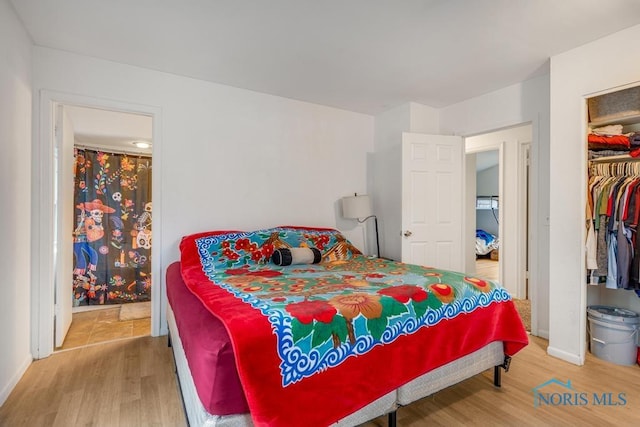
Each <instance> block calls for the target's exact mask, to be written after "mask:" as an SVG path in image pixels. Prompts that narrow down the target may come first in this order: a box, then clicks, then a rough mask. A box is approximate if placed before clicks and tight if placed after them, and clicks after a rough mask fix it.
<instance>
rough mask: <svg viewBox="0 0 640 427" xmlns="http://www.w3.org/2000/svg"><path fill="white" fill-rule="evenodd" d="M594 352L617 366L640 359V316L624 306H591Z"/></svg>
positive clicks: (591, 335) (591, 330)
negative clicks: (639, 357)
mask: <svg viewBox="0 0 640 427" xmlns="http://www.w3.org/2000/svg"><path fill="white" fill-rule="evenodd" d="M587 320H588V323H589V324H588V326H589V327H588V330H589V338H590V343H591V353H593V355H594V356H596V357H598V358H600V359H603V360H607V361H609V362H612V363H615V364H617V365H634V364H635V363H636V361H637V355H638V345H637V335H638V329H639V328H640V315H638V313H635V312H633V311H631V310H626V309H624V308H617V307H609V306H605V305H592V306H589V307H587Z"/></svg>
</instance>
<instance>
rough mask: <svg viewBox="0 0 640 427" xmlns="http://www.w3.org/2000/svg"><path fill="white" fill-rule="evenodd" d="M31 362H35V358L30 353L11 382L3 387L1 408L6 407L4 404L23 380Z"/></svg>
mask: <svg viewBox="0 0 640 427" xmlns="http://www.w3.org/2000/svg"><path fill="white" fill-rule="evenodd" d="M31 362H33V356H31V353H29V354H28V355H27V358H26V359H25V361H24V362H22V365H21V366H20V368H19V369H18V371H17V372H16V373H15V374H14V375H13V377H11V379H10V381H9V382H8V383H7V384H5V385H4V386H3V387H2V391H0V406H2V405H4V402H5V401H6V400H7V398H8V397H9V395H10V394H11V392H12V391H13V389H14V387H15V386H16V385H17V384H18V381H20V378H22V376H23V375H24V373H25V372H27V369H28V368H29V366H30V365H31Z"/></svg>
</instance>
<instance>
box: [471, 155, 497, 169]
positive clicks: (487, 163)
mask: <svg viewBox="0 0 640 427" xmlns="http://www.w3.org/2000/svg"><path fill="white" fill-rule="evenodd" d="M498 154H499V151H498V150H490V151H480V152H479V153H476V172H482V171H483V170H486V169H489V168H492V167H494V166H497V165H498V163H499V160H498Z"/></svg>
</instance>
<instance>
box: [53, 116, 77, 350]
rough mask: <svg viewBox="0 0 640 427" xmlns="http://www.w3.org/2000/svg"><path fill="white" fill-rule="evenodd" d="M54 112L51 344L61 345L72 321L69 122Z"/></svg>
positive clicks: (71, 213)
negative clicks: (53, 339)
mask: <svg viewBox="0 0 640 427" xmlns="http://www.w3.org/2000/svg"><path fill="white" fill-rule="evenodd" d="M55 111H56V127H55V135H56V141H55V147H54V167H55V168H56V171H55V172H56V173H55V174H54V176H55V177H56V182H55V183H54V206H55V208H54V209H55V211H54V212H55V218H56V220H55V232H54V263H53V265H54V268H55V275H54V277H55V283H54V287H55V309H54V315H55V345H56V347H60V346H62V343H63V342H64V338H65V336H66V335H67V332H68V331H69V327H70V326H71V320H72V311H71V310H72V302H73V292H72V291H73V251H72V242H73V212H74V207H73V162H74V158H73V143H74V132H73V124H72V123H71V120H70V119H69V116H68V115H67V114H66V112H65V111H64V107H63V106H62V105H58V106H57V107H56V109H55Z"/></svg>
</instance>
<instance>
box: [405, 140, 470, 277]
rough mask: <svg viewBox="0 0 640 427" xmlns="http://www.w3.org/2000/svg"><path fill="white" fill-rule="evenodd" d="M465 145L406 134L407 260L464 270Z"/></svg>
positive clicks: (459, 142) (412, 262) (413, 262)
mask: <svg viewBox="0 0 640 427" xmlns="http://www.w3.org/2000/svg"><path fill="white" fill-rule="evenodd" d="M463 151H464V150H463V142H462V138H461V137H459V136H443V135H425V134H417V133H403V134H402V261H403V262H406V263H410V264H418V265H424V266H430V267H436V268H441V269H445V270H456V271H462V270H463V269H464V264H463V253H462V228H463V224H462V218H463V215H462V208H463V197H464V193H463V188H462V182H463V169H462V165H463V157H462V156H463Z"/></svg>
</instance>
